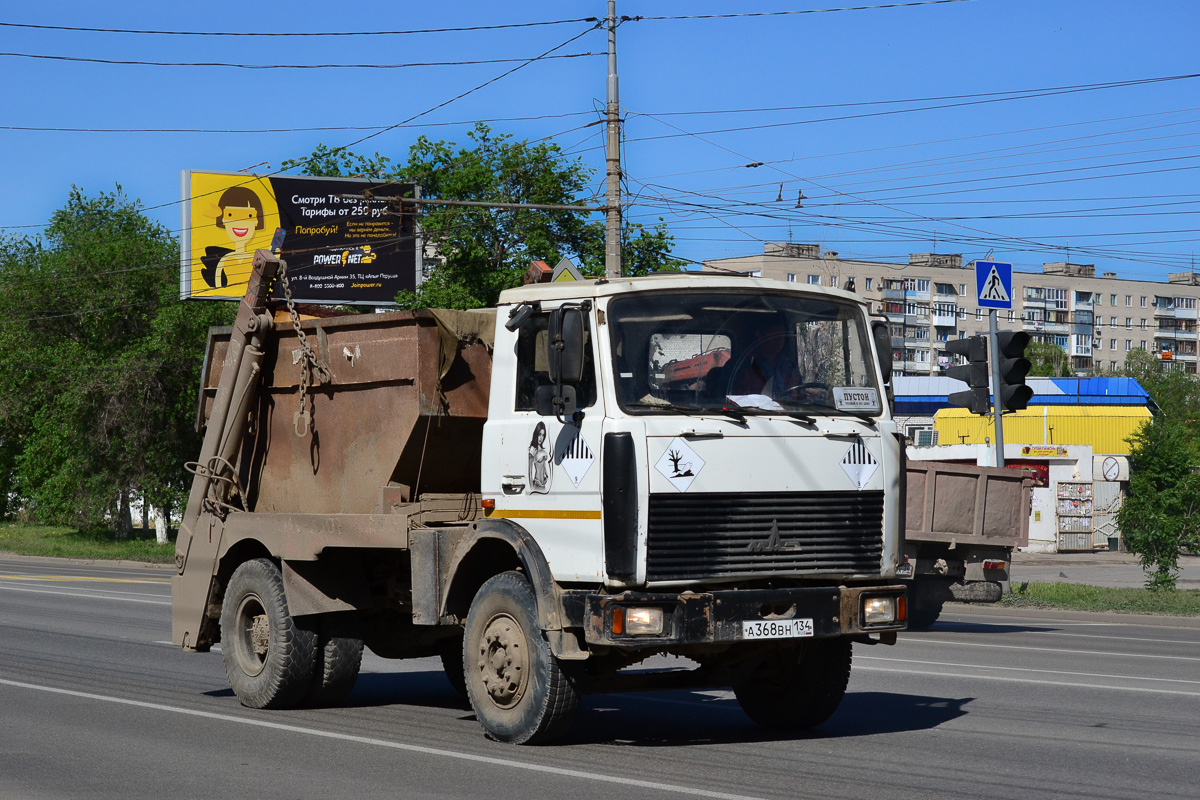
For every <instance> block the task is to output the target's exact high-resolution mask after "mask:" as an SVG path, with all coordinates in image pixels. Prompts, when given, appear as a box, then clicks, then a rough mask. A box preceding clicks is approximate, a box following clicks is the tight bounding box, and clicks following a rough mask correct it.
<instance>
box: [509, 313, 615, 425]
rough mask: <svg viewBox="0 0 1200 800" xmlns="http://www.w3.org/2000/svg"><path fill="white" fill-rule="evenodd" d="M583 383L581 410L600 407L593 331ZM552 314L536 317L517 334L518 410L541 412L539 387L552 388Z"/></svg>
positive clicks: (587, 336) (587, 337) (587, 345)
mask: <svg viewBox="0 0 1200 800" xmlns="http://www.w3.org/2000/svg"><path fill="white" fill-rule="evenodd" d="M584 339H585V344H584V356H583V380H582V381H581V382H580V384H579V387H578V389H577V394H576V404H577V405H578V407H579V408H591V407H592V406H594V405H595V404H596V395H597V392H596V365H595V361H594V359H593V357H592V336H591V330H590V329H589V330H586V331H585V337H584ZM549 348H550V315H549V314H534V315H533V316H531V317H530V318H529V319H528V320H526V322H525V324H524V325H522V326H521V330H520V332H519V333H518V334H517V398H516V403H515V405H514V408H515V409H516V410H517V411H535V410H536V409H537V403H536V398H537V390H538V387H539V386H550V385H551V384H552V381H551V380H550V355H549V353H550V349H549Z"/></svg>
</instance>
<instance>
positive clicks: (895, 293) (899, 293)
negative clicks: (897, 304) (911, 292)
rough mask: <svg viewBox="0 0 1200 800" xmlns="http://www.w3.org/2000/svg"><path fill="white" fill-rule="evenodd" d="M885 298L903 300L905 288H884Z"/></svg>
mask: <svg viewBox="0 0 1200 800" xmlns="http://www.w3.org/2000/svg"><path fill="white" fill-rule="evenodd" d="M883 299H884V300H903V299H904V290H903V289H884V290H883Z"/></svg>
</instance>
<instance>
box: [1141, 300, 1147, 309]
mask: <svg viewBox="0 0 1200 800" xmlns="http://www.w3.org/2000/svg"><path fill="white" fill-rule="evenodd" d="M1141 305H1142V308H1145V307H1146V298H1144V297H1143V298H1142V304H1141Z"/></svg>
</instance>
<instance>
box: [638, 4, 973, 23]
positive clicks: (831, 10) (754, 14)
mask: <svg viewBox="0 0 1200 800" xmlns="http://www.w3.org/2000/svg"><path fill="white" fill-rule="evenodd" d="M970 1H971V0H915V2H909V3H886V4H884V5H876V6H845V7H842V8H808V9H804V10H801V11H745V12H742V13H738V14H681V15H676V16H656V17H651V16H637V17H622V18H621V21H622V22H641V21H643V20H645V21H650V22H656V21H659V20H683V19H735V18H739V17H789V16H795V15H798V14H835V13H838V12H841V11H876V10H879V9H884V8H915V7H916V6H940V5H946V4H948V3H966V2H970Z"/></svg>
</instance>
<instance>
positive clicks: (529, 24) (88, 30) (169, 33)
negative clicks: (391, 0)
mask: <svg viewBox="0 0 1200 800" xmlns="http://www.w3.org/2000/svg"><path fill="white" fill-rule="evenodd" d="M597 21H598V20H597V18H596V17H579V18H576V19H554V20H543V21H540V22H508V23H502V24H498V25H468V26H463V27H458V28H421V29H413V30H405V31H291V32H267V31H169V30H168V31H164V30H137V29H133V28H84V27H79V26H71V25H34V24H29V23H21V22H0V27H5V28H27V29H34V30H43V31H73V32H83V33H130V34H143V35H149V36H238V37H258V38H267V37H273V38H281V37H283V38H286V37H314V36H407V35H410V34H422V33H460V32H464V31H498V30H506V29H510V28H535V27H544V26H549V25H569V24H571V23H575V22H597Z"/></svg>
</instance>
